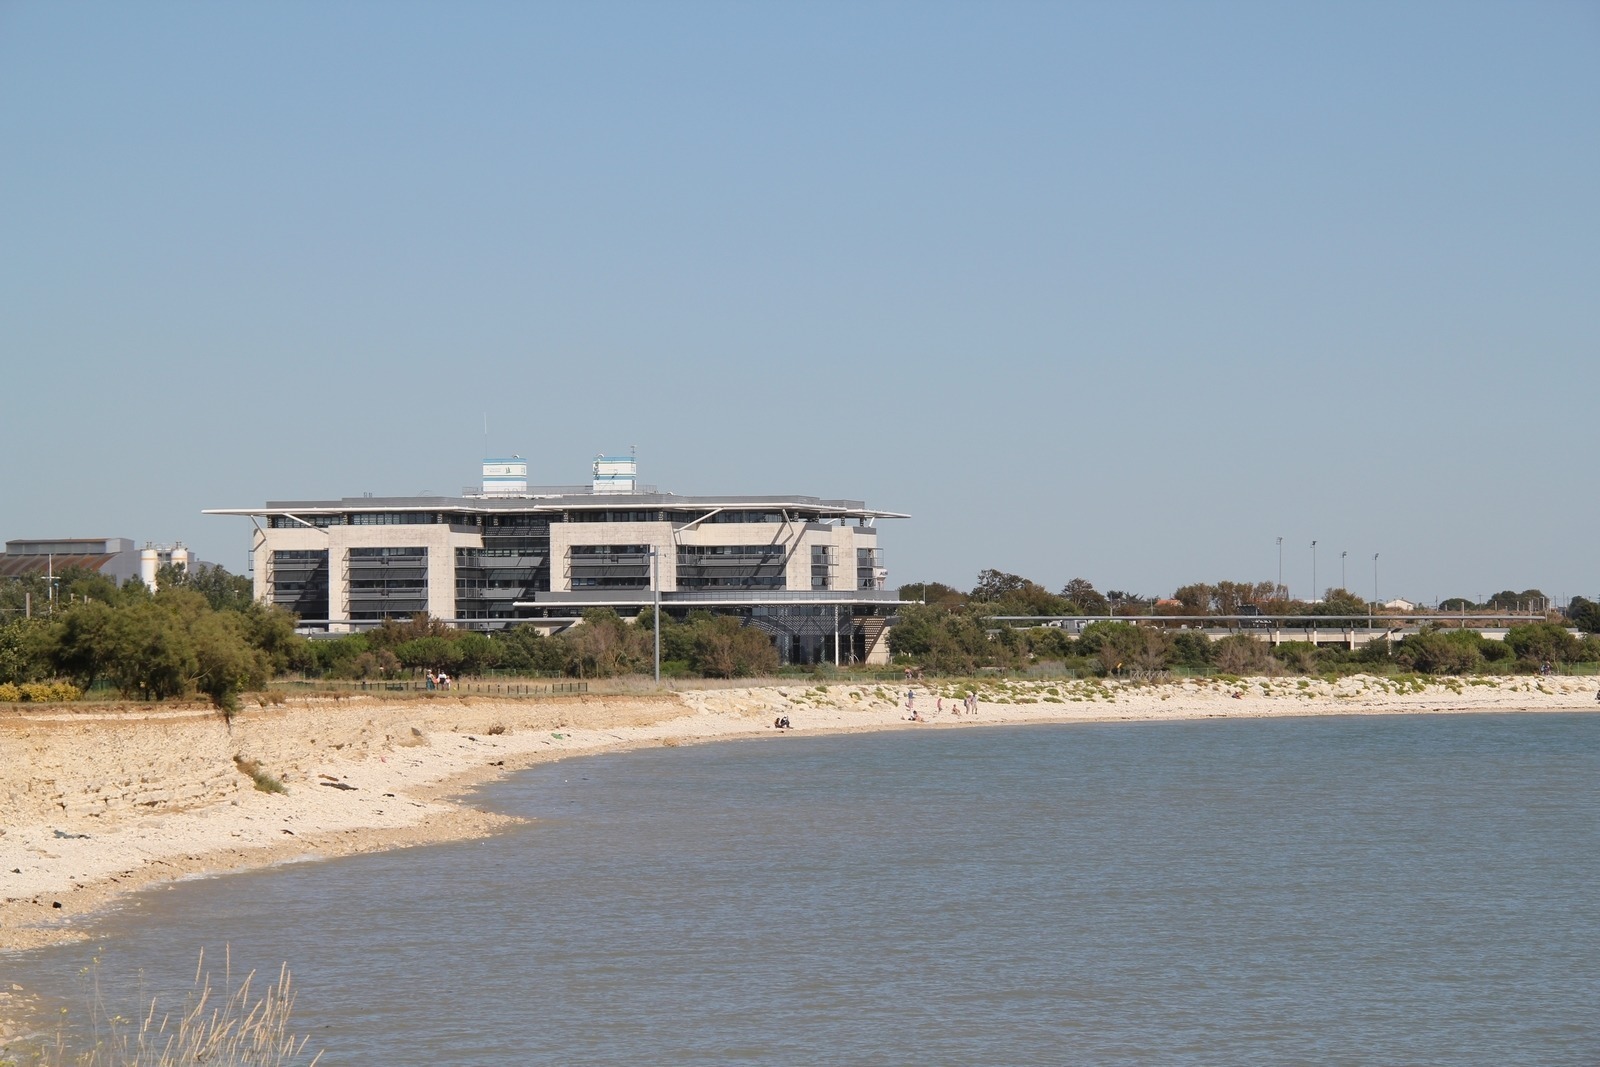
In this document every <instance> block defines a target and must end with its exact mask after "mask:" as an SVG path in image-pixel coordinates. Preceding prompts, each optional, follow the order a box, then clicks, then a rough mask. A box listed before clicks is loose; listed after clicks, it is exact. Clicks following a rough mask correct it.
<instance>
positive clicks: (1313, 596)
mask: <svg viewBox="0 0 1600 1067" xmlns="http://www.w3.org/2000/svg"><path fill="white" fill-rule="evenodd" d="M1311 602H1312V603H1313V604H1315V603H1316V602H1317V543H1316V542H1315V541H1312V542H1311Z"/></svg>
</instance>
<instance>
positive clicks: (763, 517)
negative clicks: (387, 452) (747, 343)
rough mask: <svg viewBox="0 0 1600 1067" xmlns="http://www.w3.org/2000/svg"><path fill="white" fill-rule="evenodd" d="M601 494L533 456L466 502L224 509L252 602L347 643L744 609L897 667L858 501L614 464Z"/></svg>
mask: <svg viewBox="0 0 1600 1067" xmlns="http://www.w3.org/2000/svg"><path fill="white" fill-rule="evenodd" d="M592 475H593V477H592V480H591V481H590V483H589V484H588V485H568V486H530V485H529V484H528V481H527V461H526V460H523V459H521V458H520V457H511V458H509V459H488V460H485V461H484V463H483V477H482V481H481V483H480V484H479V485H478V486H475V487H471V488H469V489H466V490H463V491H462V494H461V495H460V496H459V497H431V496H430V497H370V496H363V497H354V498H352V497H346V498H344V499H341V500H324V501H269V502H268V503H267V504H266V505H265V506H264V507H257V508H218V509H211V510H209V511H207V514H211V515H241V516H248V517H249V518H251V519H252V520H253V521H254V523H255V532H254V538H253V543H252V547H251V552H252V567H253V574H254V580H255V592H256V596H257V598H259V599H264V600H267V601H270V602H272V603H275V604H280V605H282V606H284V607H286V608H289V609H290V610H293V611H294V612H296V614H298V615H299V616H300V619H301V625H302V627H305V628H311V629H322V630H326V631H328V632H331V633H346V632H351V631H356V630H361V629H365V628H367V627H371V626H375V625H378V624H379V623H380V622H381V621H382V620H383V619H385V618H396V617H409V616H413V615H416V614H419V613H423V612H426V613H427V614H428V615H430V616H432V617H434V618H437V619H441V620H443V621H445V622H448V623H450V624H451V625H454V626H461V627H470V628H473V629H496V628H501V627H505V626H508V625H518V624H533V625H537V626H540V627H541V628H544V629H546V630H549V631H556V630H559V629H562V628H564V627H566V626H569V625H571V624H572V623H573V622H575V621H577V620H578V619H579V618H581V617H582V613H583V612H584V611H585V610H587V609H589V608H594V607H609V608H613V609H615V610H616V611H617V612H618V613H619V614H622V615H624V616H632V615H635V614H637V613H638V612H639V611H640V610H642V609H644V608H646V607H649V606H651V605H652V604H653V603H659V604H660V606H661V609H662V610H663V611H664V612H666V613H668V614H669V615H671V616H673V617H677V618H682V617H684V616H685V615H687V614H688V613H689V612H690V611H694V610H705V611H710V612H713V613H717V614H732V615H736V616H738V617H740V618H742V619H743V620H745V622H746V624H747V625H751V626H755V627H758V628H760V629H761V630H762V631H763V632H765V633H767V634H768V635H769V636H771V638H772V639H773V641H774V643H775V644H776V646H777V648H778V652H779V655H780V656H781V657H782V658H783V659H784V660H785V661H786V662H818V661H828V662H832V661H835V660H837V661H838V662H842V663H849V662H885V661H887V658H888V651H887V642H886V641H885V640H884V639H883V634H884V630H885V628H886V626H887V625H888V624H889V623H890V622H891V621H892V613H893V611H894V609H895V607H896V606H897V605H898V603H899V599H898V596H897V595H896V594H895V593H894V592H891V591H889V590H888V589H887V587H886V586H887V574H888V572H887V570H886V569H885V567H884V563H883V555H882V551H881V549H880V547H879V542H878V526H877V523H878V520H880V519H887V518H905V517H906V516H904V515H897V514H895V513H894V512H888V511H878V510H874V509H871V508H868V507H867V506H866V505H865V504H864V503H863V502H861V501H859V500H827V499H820V498H817V497H810V496H788V495H778V496H714V497H706V496H678V495H676V494H673V493H663V492H660V491H658V490H656V489H655V488H654V487H652V486H640V485H639V484H638V480H637V464H636V462H635V460H634V459H633V457H631V456H628V457H619V456H601V457H599V458H598V459H596V460H595V462H594V464H593V467H592Z"/></svg>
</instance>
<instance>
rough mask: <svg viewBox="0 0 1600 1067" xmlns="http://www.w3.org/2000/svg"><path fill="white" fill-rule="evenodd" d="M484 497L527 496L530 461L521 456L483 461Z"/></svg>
mask: <svg viewBox="0 0 1600 1067" xmlns="http://www.w3.org/2000/svg"><path fill="white" fill-rule="evenodd" d="M483 495H484V496H527V495H528V461H527V460H525V459H523V458H522V457H521V456H512V457H511V458H510V459H486V460H484V461H483Z"/></svg>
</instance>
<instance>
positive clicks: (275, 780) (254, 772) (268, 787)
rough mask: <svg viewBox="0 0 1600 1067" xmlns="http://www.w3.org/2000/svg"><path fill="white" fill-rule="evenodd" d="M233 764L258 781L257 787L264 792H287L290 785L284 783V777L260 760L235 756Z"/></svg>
mask: <svg viewBox="0 0 1600 1067" xmlns="http://www.w3.org/2000/svg"><path fill="white" fill-rule="evenodd" d="M233 765H234V766H235V767H237V768H239V771H240V773H242V774H247V775H249V776H250V780H251V781H253V782H255V783H256V788H257V789H259V790H261V791H262V792H263V793H287V792H288V791H289V787H288V786H286V785H284V784H283V779H282V778H279V777H278V776H277V775H275V774H273V773H271V772H270V771H268V770H266V768H264V767H262V766H261V764H260V763H259V762H257V761H256V760H253V759H245V758H244V757H243V756H235V757H233Z"/></svg>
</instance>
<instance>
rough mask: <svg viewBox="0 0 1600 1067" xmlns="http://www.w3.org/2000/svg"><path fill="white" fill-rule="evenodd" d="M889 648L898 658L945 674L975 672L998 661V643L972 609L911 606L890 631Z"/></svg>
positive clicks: (906, 608) (901, 612)
mask: <svg viewBox="0 0 1600 1067" xmlns="http://www.w3.org/2000/svg"><path fill="white" fill-rule="evenodd" d="M889 651H890V652H891V653H892V654H893V655H894V657H895V658H896V659H900V660H905V661H908V662H911V663H915V664H918V665H920V666H923V667H926V668H928V669H929V670H932V671H937V672H940V673H944V674H966V673H971V672H972V671H974V670H976V669H977V668H979V667H986V666H991V665H993V664H994V663H995V662H996V650H995V647H994V643H993V642H992V641H990V640H989V636H988V634H987V633H985V632H984V628H983V626H982V625H981V624H980V623H979V621H978V619H977V618H976V616H975V615H974V614H972V613H971V612H954V611H949V610H947V609H945V608H938V607H921V606H909V607H904V608H901V609H900V622H899V623H898V624H897V625H896V626H895V627H894V629H892V630H890V631H889Z"/></svg>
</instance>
